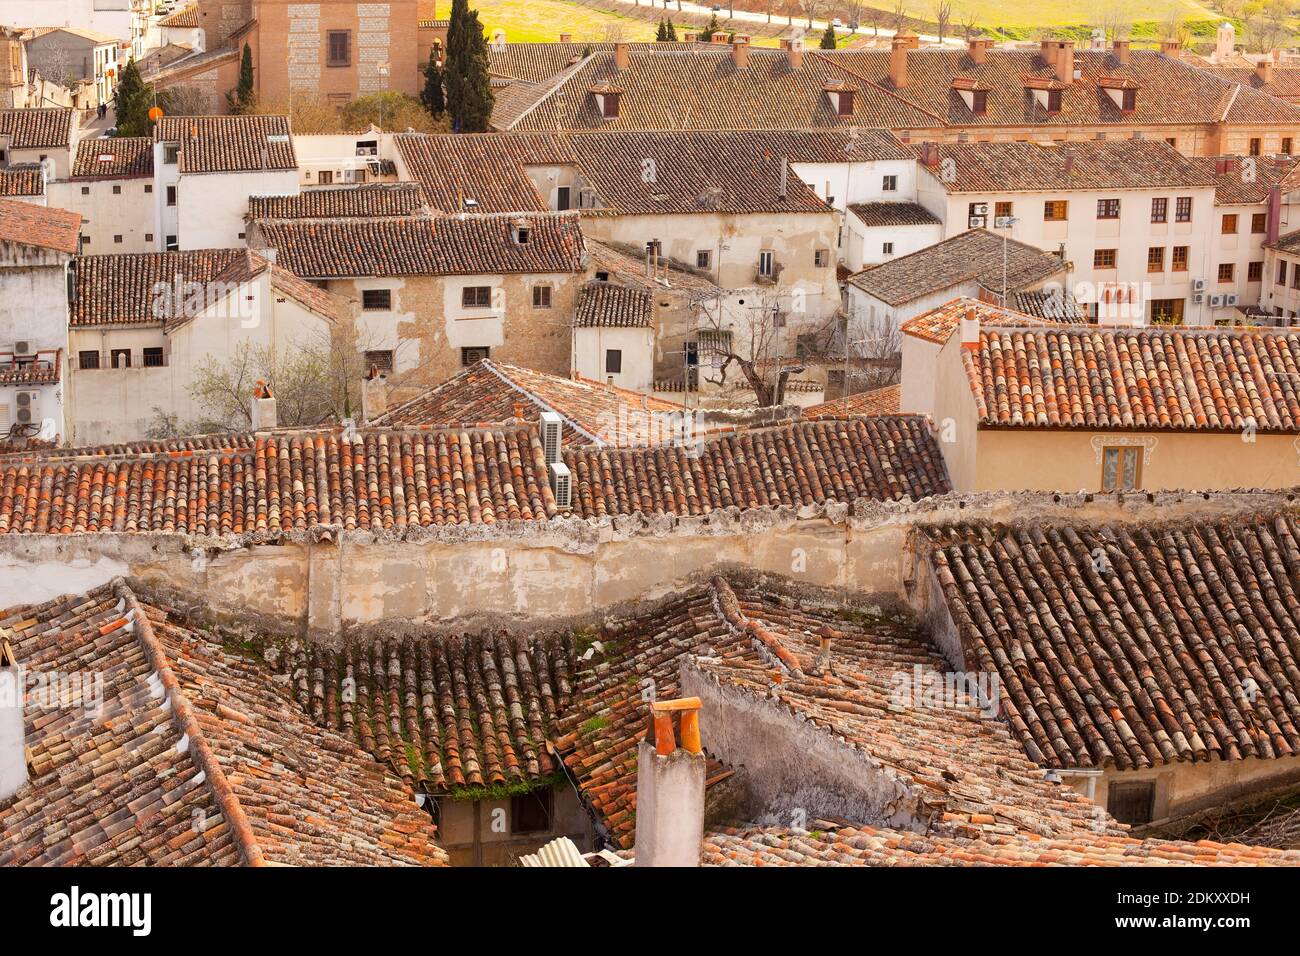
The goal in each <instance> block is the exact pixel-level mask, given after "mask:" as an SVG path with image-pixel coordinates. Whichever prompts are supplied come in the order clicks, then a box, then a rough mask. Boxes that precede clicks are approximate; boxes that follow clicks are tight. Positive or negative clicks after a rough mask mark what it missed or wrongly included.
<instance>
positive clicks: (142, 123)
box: [113, 57, 153, 136]
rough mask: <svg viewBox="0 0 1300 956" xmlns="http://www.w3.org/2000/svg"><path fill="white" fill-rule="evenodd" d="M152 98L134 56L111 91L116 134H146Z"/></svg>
mask: <svg viewBox="0 0 1300 956" xmlns="http://www.w3.org/2000/svg"><path fill="white" fill-rule="evenodd" d="M152 99H153V96H152V94H151V93H150V92H149V88H148V87H147V86H145V85H144V80H143V79H141V77H140V68H139V67H138V66H136V65H135V57H132V58H131V59H130V60H128V61H127V63H126V69H125V70H123V71H122V82H120V83H118V84H117V89H115V90H114V91H113V109H114V110H115V111H116V113H117V135H118V136H146V135H148V133H149V106H150V103H151V101H152Z"/></svg>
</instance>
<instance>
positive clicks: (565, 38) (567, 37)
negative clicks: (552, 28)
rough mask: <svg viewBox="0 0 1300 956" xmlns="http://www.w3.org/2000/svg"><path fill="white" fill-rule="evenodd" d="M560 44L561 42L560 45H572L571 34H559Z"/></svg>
mask: <svg viewBox="0 0 1300 956" xmlns="http://www.w3.org/2000/svg"><path fill="white" fill-rule="evenodd" d="M560 42H561V43H572V42H573V34H572V33H561V34H560Z"/></svg>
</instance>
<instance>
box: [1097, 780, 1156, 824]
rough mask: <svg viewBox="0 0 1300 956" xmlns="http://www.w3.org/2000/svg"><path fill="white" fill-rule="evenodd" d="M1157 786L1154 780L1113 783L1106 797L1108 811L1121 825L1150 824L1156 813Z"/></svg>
mask: <svg viewBox="0 0 1300 956" xmlns="http://www.w3.org/2000/svg"><path fill="white" fill-rule="evenodd" d="M1155 804H1156V784H1155V781H1154V780H1134V781H1132V782H1129V783H1112V784H1111V785H1110V790H1109V792H1108V793H1107V795H1106V809H1107V810H1108V811H1109V812H1110V815H1111V816H1112V817H1114V818H1115V819H1116V820H1118V821H1119V822H1120V823H1128V824H1130V825H1137V824H1140V823H1150V822H1151V815H1152V813H1153V812H1154V811H1155Z"/></svg>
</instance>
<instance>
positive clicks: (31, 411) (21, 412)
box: [15, 392, 41, 425]
mask: <svg viewBox="0 0 1300 956" xmlns="http://www.w3.org/2000/svg"><path fill="white" fill-rule="evenodd" d="M40 400H41V393H40V392H19V393H18V396H17V399H16V402H17V405H18V408H17V412H16V414H15V421H17V422H18V424H19V425H30V424H32V422H34V421H36V420H37V419H38V418H39V415H38V414H37V413H38V411H39V410H40Z"/></svg>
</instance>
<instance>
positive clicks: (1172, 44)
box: [1160, 40, 1182, 59]
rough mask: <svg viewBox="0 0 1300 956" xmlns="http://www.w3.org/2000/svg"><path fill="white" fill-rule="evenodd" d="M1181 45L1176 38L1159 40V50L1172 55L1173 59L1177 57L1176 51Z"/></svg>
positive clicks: (1166, 54)
mask: <svg viewBox="0 0 1300 956" xmlns="http://www.w3.org/2000/svg"><path fill="white" fill-rule="evenodd" d="M1181 47H1182V44H1180V43H1179V42H1178V41H1177V40H1161V41H1160V52H1161V53H1163V54H1164V55H1165V56H1169V57H1173V58H1174V59H1178V51H1179V49H1180V48H1181Z"/></svg>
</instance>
